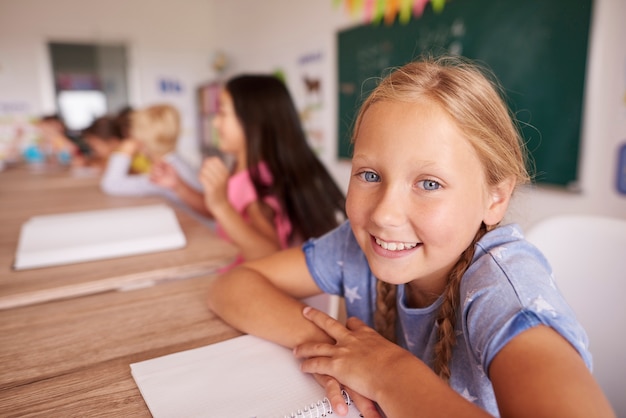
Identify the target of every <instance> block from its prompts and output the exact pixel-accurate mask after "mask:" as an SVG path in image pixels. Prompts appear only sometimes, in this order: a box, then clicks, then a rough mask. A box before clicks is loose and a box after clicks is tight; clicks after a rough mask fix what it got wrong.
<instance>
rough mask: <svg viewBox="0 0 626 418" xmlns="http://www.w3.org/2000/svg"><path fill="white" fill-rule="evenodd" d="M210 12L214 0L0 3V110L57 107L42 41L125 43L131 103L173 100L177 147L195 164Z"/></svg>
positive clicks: (209, 72) (37, 111)
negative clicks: (198, 94)
mask: <svg viewBox="0 0 626 418" xmlns="http://www.w3.org/2000/svg"><path fill="white" fill-rule="evenodd" d="M214 16H216V13H215V12H214V10H213V2H212V1H211V0H182V1H151V0H133V1H127V0H107V1H96V0H50V1H42V0H19V1H17V0H0V114H2V113H3V111H4V113H11V111H17V112H22V113H28V114H30V115H32V116H39V115H41V114H45V113H51V112H54V111H55V103H54V85H53V80H52V76H51V70H50V68H51V64H50V59H49V56H48V51H47V46H46V45H47V42H49V41H59V42H77V43H81V42H89V43H99V44H107V43H124V44H126V46H127V54H128V80H129V86H130V91H129V100H130V104H131V105H133V106H135V107H141V106H145V105H149V104H152V103H156V102H169V103H172V104H174V105H176V106H177V107H178V108H179V109H180V110H181V113H182V135H181V138H180V143H179V149H180V150H181V152H182V154H183V155H184V156H185V157H186V158H187V159H188V160H190V162H192V163H199V155H198V152H197V143H198V140H197V132H196V131H197V129H196V128H197V118H196V103H195V88H196V87H197V85H198V84H200V83H202V82H205V81H206V80H210V79H213V78H214V76H215V74H214V71H213V69H212V67H211V59H212V56H211V54H212V52H213V51H214V49H215V48H214V46H213V43H214V40H215V39H216V36H215V35H214V29H213V28H214V25H213V24H212V19H213V17H214ZM161 81H164V82H166V83H169V84H168V85H169V86H174V87H175V88H172V89H169V90H163V89H161V88H160V87H159V83H160V82H161ZM112 110H114V111H115V110H117V109H112Z"/></svg>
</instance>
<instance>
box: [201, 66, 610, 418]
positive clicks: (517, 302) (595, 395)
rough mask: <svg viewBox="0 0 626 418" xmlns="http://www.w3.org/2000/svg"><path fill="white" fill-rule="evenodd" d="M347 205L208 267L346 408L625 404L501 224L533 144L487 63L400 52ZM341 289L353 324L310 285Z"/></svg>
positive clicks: (508, 411)
mask: <svg viewBox="0 0 626 418" xmlns="http://www.w3.org/2000/svg"><path fill="white" fill-rule="evenodd" d="M353 141H354V155H353V159H352V174H351V178H350V183H349V188H348V194H347V204H346V209H347V215H348V221H347V222H346V223H344V224H343V225H341V226H339V227H338V228H336V229H335V230H333V231H332V232H330V233H328V234H326V235H324V236H323V237H321V238H319V239H313V240H309V241H307V242H306V243H305V244H304V245H303V247H302V248H296V249H291V250H288V251H285V252H281V253H278V254H276V255H273V256H270V257H267V258H265V259H262V260H258V261H254V262H250V263H246V264H244V265H243V266H241V267H240V268H238V269H235V270H233V271H231V272H230V273H228V274H226V275H224V276H222V277H219V278H217V279H215V280H214V281H212V283H211V288H210V291H209V295H208V298H209V306H210V308H211V309H212V310H213V311H215V312H216V313H217V314H218V315H220V316H221V317H222V318H223V319H224V320H226V321H227V322H229V323H230V324H232V325H233V326H235V327H236V328H238V329H240V330H242V331H243V332H247V333H252V334H256V335H259V336H262V337H264V338H267V339H269V340H272V341H275V342H278V343H280V344H282V345H285V346H288V347H293V348H294V355H295V356H297V357H298V358H301V359H302V370H303V371H305V372H309V373H313V374H314V375H315V376H316V378H317V380H318V381H319V382H320V384H322V385H323V386H324V387H325V390H326V393H327V395H328V397H329V399H330V400H331V402H332V404H333V406H334V408H335V409H336V412H337V413H338V414H339V415H340V416H341V415H342V414H345V412H346V409H345V408H346V407H345V405H344V404H343V402H342V398H341V395H340V389H341V388H345V389H346V390H347V391H348V392H349V393H350V394H351V395H352V397H353V398H354V399H355V403H356V405H357V406H358V408H359V410H360V411H361V412H362V413H363V415H364V416H365V417H380V416H386V417H418V416H424V417H433V416H442V417H461V416H462V417H473V416H493V415H496V416H500V415H501V416H532V417H538V416H546V417H555V416H567V417H591V416H597V417H599V416H602V417H609V416H613V413H612V411H611V408H610V405H609V404H608V402H607V400H606V398H605V397H604V395H603V393H602V391H601V390H600V388H599V386H598V384H597V383H596V382H595V380H594V379H593V377H592V375H591V373H590V367H591V357H590V354H589V351H588V348H587V337H586V334H585V332H584V330H583V329H582V327H581V326H580V324H579V323H578V322H577V321H576V319H575V317H574V314H573V312H572V311H571V309H570V308H569V306H568V305H567V303H566V302H565V300H564V299H563V297H562V296H561V294H560V293H559V292H558V290H557V288H556V285H555V283H554V281H553V278H552V275H551V270H550V266H549V265H548V263H547V261H546V259H545V258H544V257H543V256H542V255H541V254H540V253H539V251H537V249H536V248H534V247H533V246H532V245H531V244H529V243H528V242H527V241H525V240H524V238H523V235H522V231H521V230H520V228H519V227H518V226H517V225H515V224H508V225H501V221H502V219H503V217H504V215H505V212H506V209H507V206H508V204H509V201H510V198H511V195H512V193H513V190H514V189H515V187H516V186H517V185H519V184H524V183H526V182H528V180H529V176H528V174H527V172H526V168H525V154H524V152H523V147H522V143H521V140H520V137H519V135H518V132H517V130H516V129H515V125H514V123H513V122H512V118H511V117H510V115H509V112H508V109H507V107H506V106H505V104H504V101H503V100H502V99H501V97H500V95H499V94H498V90H497V89H496V88H495V87H494V84H493V83H492V82H491V81H490V79H489V78H488V77H487V76H485V75H484V73H483V72H482V71H481V70H480V69H479V68H478V67H476V66H474V65H471V64H470V63H467V62H464V61H463V60H461V59H454V58H444V57H442V58H439V59H436V60H435V59H425V60H422V61H419V62H414V63H410V64H407V65H405V66H403V67H402V68H399V69H398V70H396V71H394V72H392V73H391V74H390V75H389V76H388V77H386V78H385V79H384V80H383V81H382V82H381V83H380V85H379V86H378V87H377V88H376V89H375V91H374V92H373V93H372V94H371V95H370V96H369V97H368V98H367V100H366V101H365V103H364V104H363V106H362V108H361V109H360V113H359V116H358V119H357V121H356V125H355V130H354V136H353ZM320 292H327V293H334V294H339V295H341V296H343V297H344V298H345V301H346V309H347V314H348V317H349V318H348V320H347V322H346V325H345V326H344V325H342V324H340V323H339V322H337V321H335V320H334V319H332V318H330V317H329V316H327V315H325V314H324V313H322V312H320V311H317V310H314V309H312V308H309V307H306V308H305V307H304V306H303V304H302V303H301V302H299V300H298V299H300V298H302V297H307V296H311V295H314V294H318V293H320Z"/></svg>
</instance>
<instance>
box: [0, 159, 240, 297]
mask: <svg viewBox="0 0 626 418" xmlns="http://www.w3.org/2000/svg"><path fill="white" fill-rule="evenodd" d="M0 201H1V202H2V205H1V209H0V310H2V309H8V308H14V307H17V306H24V305H28V304H32V303H41V302H45V301H49V300H55V299H59V298H67V297H75V296H81V295H88V294H93V293H98V292H103V291H108V290H112V289H120V288H131V287H142V286H146V285H150V284H152V283H154V282H157V281H163V280H172V279H182V278H189V277H195V276H200V275H206V274H212V273H214V272H215V271H217V269H218V268H219V267H222V266H224V265H225V264H227V263H228V262H230V261H231V260H232V259H233V258H234V257H235V255H236V249H235V248H234V247H233V246H232V245H230V244H228V243H226V242H225V241H223V240H221V239H220V238H218V237H217V236H216V235H215V233H214V232H213V230H212V229H211V228H209V227H208V226H206V225H205V224H202V223H200V222H198V220H197V217H196V216H194V215H193V214H192V213H191V212H189V211H188V210H186V209H183V208H181V207H176V206H173V207H174V209H175V210H176V215H177V217H178V220H179V222H180V225H181V228H182V230H183V232H184V233H185V236H186V238H187V246H186V247H185V248H182V249H179V250H172V251H165V252H158V253H151V254H143V255H137V256H129V257H120V258H115V259H109V260H100V261H93V262H86V263H77V264H69V265H64V266H57V267H47V268H40V269H32V270H22V271H14V270H13V269H12V268H11V265H12V264H13V261H14V258H15V252H16V249H17V243H18V240H19V233H20V228H21V226H22V224H23V223H24V222H25V221H27V220H28V219H29V218H30V217H32V216H35V215H48V214H55V213H65V212H75V211H85V210H96V209H104V208H115V207H127V206H139V205H148V204H155V203H163V202H164V199H162V198H158V197H149V198H147V197H145V198H144V197H142V198H138V197H119V196H108V195H106V194H104V193H102V192H101V191H100V189H99V187H98V178H97V177H94V176H82V177H80V176H78V177H76V176H73V175H72V174H71V172H70V171H68V170H65V171H53V172H45V171H43V172H32V171H30V170H28V169H26V168H23V167H21V168H16V169H9V170H7V171H4V172H0Z"/></svg>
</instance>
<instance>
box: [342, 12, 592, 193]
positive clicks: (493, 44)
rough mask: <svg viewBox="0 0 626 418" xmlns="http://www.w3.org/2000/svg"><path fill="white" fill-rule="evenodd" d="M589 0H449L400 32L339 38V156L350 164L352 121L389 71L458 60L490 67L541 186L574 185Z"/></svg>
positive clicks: (353, 32)
mask: <svg viewBox="0 0 626 418" xmlns="http://www.w3.org/2000/svg"><path fill="white" fill-rule="evenodd" d="M591 11H592V0H576V1H574V2H573V1H571V0H525V1H519V0H516V1H513V0H498V1H493V0H452V1H448V2H447V3H446V6H445V8H444V10H443V11H441V12H439V13H435V12H433V10H432V9H431V8H430V7H426V9H425V10H424V13H423V15H422V16H421V17H420V18H413V19H411V20H410V21H409V22H408V23H406V24H401V23H399V22H397V21H396V22H395V23H394V24H393V25H386V24H384V23H379V24H367V25H362V26H358V27H354V28H350V29H347V30H343V31H340V32H339V33H338V39H337V42H338V45H337V50H338V67H339V68H338V75H339V79H338V83H339V89H338V91H339V105H338V111H339V117H338V131H339V132H338V135H339V136H338V155H339V157H340V158H350V156H351V145H350V135H351V132H352V128H353V123H354V119H355V116H356V112H357V111H358V108H359V106H360V104H361V103H362V101H363V99H364V98H365V97H367V95H368V93H369V92H370V91H371V90H372V89H373V88H374V87H375V85H376V83H377V80H378V79H379V78H380V76H381V75H384V74H385V73H386V71H388V70H389V68H390V67H397V66H400V65H402V64H404V63H407V62H409V61H411V60H413V59H415V58H417V57H419V56H420V55H423V54H425V53H430V54H433V55H437V54H439V53H441V52H442V51H446V52H454V53H457V54H459V55H463V56H465V57H468V58H471V59H475V60H478V61H479V62H482V63H483V64H486V65H487V66H488V67H489V68H490V69H491V70H492V71H493V72H494V73H495V75H496V76H497V77H498V79H499V80H500V82H501V84H502V85H503V87H504V89H505V94H506V95H507V100H508V102H509V106H511V109H512V110H513V112H514V113H515V114H516V117H517V119H518V120H519V121H520V128H521V131H522V136H523V137H524V139H525V141H526V142H527V145H528V149H529V151H530V153H531V157H532V159H533V165H534V167H529V168H531V169H533V170H532V172H533V174H534V175H535V176H536V181H537V182H539V183H547V184H553V185H558V186H565V187H570V188H573V187H575V185H576V181H577V179H578V158H579V147H580V134H581V124H582V109H583V93H584V85H585V72H586V71H585V69H586V64H587V49H588V37H589V27H590V20H591Z"/></svg>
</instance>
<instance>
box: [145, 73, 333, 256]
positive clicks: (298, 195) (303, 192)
mask: <svg viewBox="0 0 626 418" xmlns="http://www.w3.org/2000/svg"><path fill="white" fill-rule="evenodd" d="M214 127H215V129H216V130H217V132H218V135H219V144H218V145H219V150H220V151H221V153H223V154H224V155H226V156H228V157H230V158H231V161H233V163H232V164H228V163H227V162H226V161H225V159H224V158H220V157H216V156H213V157H208V158H206V159H205V161H204V163H203V165H202V169H201V172H200V181H201V183H202V185H203V186H204V193H203V194H199V193H197V192H196V191H195V190H193V189H192V188H190V187H188V186H187V185H185V184H184V183H183V182H180V181H178V179H177V177H176V176H175V175H174V173H173V172H172V171H171V170H170V169H169V168H168V167H167V165H165V164H162V165H160V166H159V167H155V169H154V170H153V176H152V180H153V181H154V182H156V183H157V184H160V185H163V186H166V187H169V188H170V189H172V190H174V191H175V192H176V193H177V194H178V196H179V197H180V198H181V199H182V200H183V201H185V202H187V203H188V204H189V205H190V206H191V207H193V208H194V209H196V210H197V211H199V212H201V213H203V214H205V215H207V216H210V217H212V218H214V219H215V221H216V224H217V229H218V232H219V233H220V234H221V235H222V236H223V237H225V238H226V239H228V240H230V241H232V242H233V243H234V244H236V245H237V246H238V247H239V249H240V250H241V258H240V260H239V261H241V260H243V259H245V260H250V259H255V258H259V257H262V256H265V255H268V254H271V253H273V252H275V251H277V250H279V249H281V248H287V247H289V246H292V245H294V244H298V243H300V242H302V241H303V240H306V239H308V238H311V237H316V236H320V235H322V234H324V233H325V232H327V231H329V230H331V229H333V228H334V227H336V226H337V225H338V223H339V222H340V220H341V219H342V218H343V217H344V213H345V212H344V210H345V209H344V205H345V197H344V194H343V192H342V191H341V190H340V189H339V187H338V186H337V184H336V183H335V182H334V180H333V178H332V177H331V175H330V174H329V173H328V171H327V170H326V168H325V167H324V165H323V164H322V162H321V161H320V160H319V159H318V158H317V156H316V155H315V153H314V152H313V150H312V149H311V148H310V147H309V145H308V143H307V141H306V137H305V134H304V131H303V129H302V126H301V123H300V119H299V117H298V113H297V111H296V108H295V105H294V103H293V100H292V98H291V96H290V94H289V92H288V90H287V88H286V86H285V85H284V84H283V83H282V82H281V81H280V80H278V79H277V78H276V77H273V76H270V75H241V76H238V77H234V78H232V79H230V80H229V81H228V82H227V83H226V85H225V86H224V88H223V90H222V92H221V94H220V104H219V111H218V114H217V116H216V117H215V119H214ZM229 165H232V167H229Z"/></svg>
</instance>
